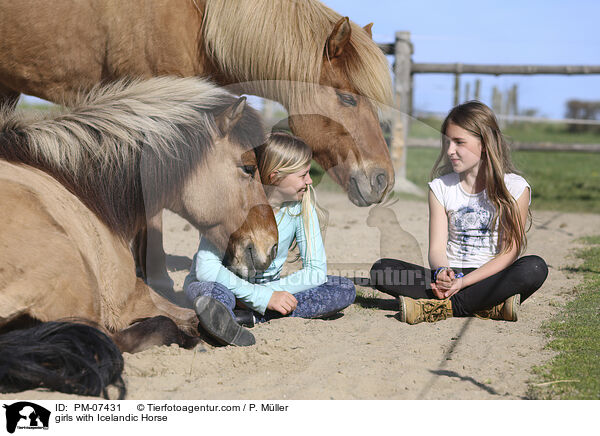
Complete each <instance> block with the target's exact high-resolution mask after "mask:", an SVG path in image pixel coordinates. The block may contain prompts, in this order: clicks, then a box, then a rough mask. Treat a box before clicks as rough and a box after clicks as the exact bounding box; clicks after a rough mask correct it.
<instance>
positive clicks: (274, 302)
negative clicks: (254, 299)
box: [267, 291, 298, 315]
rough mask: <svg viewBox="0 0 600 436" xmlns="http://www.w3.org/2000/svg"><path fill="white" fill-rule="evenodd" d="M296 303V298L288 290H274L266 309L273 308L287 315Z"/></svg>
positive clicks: (294, 307)
mask: <svg viewBox="0 0 600 436" xmlns="http://www.w3.org/2000/svg"><path fill="white" fill-rule="evenodd" d="M297 305H298V300H296V297H294V296H293V295H292V294H290V293H289V292H286V291H274V292H273V295H271V299H270V300H269V304H267V309H269V310H275V311H277V312H279V313H281V314H282V315H288V314H290V313H292V312H293V311H294V310H295V309H296V306H297Z"/></svg>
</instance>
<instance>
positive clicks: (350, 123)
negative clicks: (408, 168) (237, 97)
mask: <svg viewBox="0 0 600 436" xmlns="http://www.w3.org/2000/svg"><path fill="white" fill-rule="evenodd" d="M258 29H260V32H259V31H257V30H258ZM0 59H2V62H0V100H2V99H4V100H5V101H12V102H16V99H17V98H18V96H19V93H21V92H23V93H26V94H31V95H35V96H38V97H41V98H45V99H47V100H50V101H54V102H63V101H69V100H70V99H71V98H72V96H73V94H74V93H76V92H78V91H79V90H81V89H89V88H90V87H92V86H93V85H95V84H97V83H99V82H102V81H104V82H106V81H111V80H115V79H118V78H122V77H149V76H160V75H178V76H203V77H211V78H212V79H213V80H215V81H216V82H217V83H218V84H220V85H230V86H232V90H234V91H235V92H242V93H249V94H256V95H260V96H263V97H267V98H270V99H273V100H277V101H279V102H280V103H282V104H283V105H284V106H285V107H286V108H287V109H288V111H289V113H290V119H289V124H290V127H291V129H292V130H293V132H294V133H295V134H296V135H298V136H300V137H301V138H302V139H304V140H305V141H306V142H307V144H308V145H309V146H310V147H311V148H312V149H313V152H314V157H315V159H316V160H317V161H318V162H319V163H320V164H321V166H322V167H323V168H325V170H327V171H328V173H329V174H330V175H331V177H332V178H333V179H334V180H335V181H336V182H337V183H339V184H340V185H341V186H342V187H343V188H344V189H345V190H346V191H347V192H348V196H349V198H350V200H351V201H352V202H353V203H355V204H357V205H359V206H367V205H370V204H373V203H378V202H380V201H381V200H382V199H383V198H384V196H385V194H386V193H387V192H389V191H390V190H391V189H392V187H393V185H394V172H393V167H392V163H391V159H390V155H389V152H388V149H387V146H386V143H385V141H384V138H383V135H382V132H381V128H380V126H379V120H378V116H377V106H378V105H382V104H389V102H390V101H391V79H390V73H389V66H388V63H387V60H386V59H385V57H384V55H383V53H382V52H381V50H379V48H378V47H377V45H376V44H375V43H374V42H373V41H372V39H371V30H370V25H369V26H366V27H365V28H364V29H363V28H361V27H359V26H357V25H356V24H354V23H351V22H350V21H349V20H348V18H344V17H341V16H340V15H339V14H337V13H336V12H334V11H332V10H331V9H329V8H327V7H326V6H324V5H322V4H321V3H320V2H318V1H317V0H303V1H292V0H253V1H239V0H170V1H167V0H131V1H121V0H83V1H77V2H73V1H70V0H54V1H52V2H46V1H42V0H24V1H20V2H3V3H1V4H0ZM160 226H161V223H160V219H156V218H155V219H154V220H153V223H152V224H151V227H155V228H156V227H160ZM148 237H149V238H154V240H149V246H152V245H154V243H156V244H159V245H161V244H162V236H161V235H160V232H159V233H156V232H155V231H150V233H149V234H148ZM142 248H143V247H142ZM157 251H158V253H156V254H154V255H150V256H149V259H148V263H149V267H148V273H149V274H150V275H153V272H154V271H156V272H157V274H156V275H157V276H159V277H160V276H162V275H163V274H165V273H166V267H165V266H164V253H163V252H162V250H161V249H158V248H157ZM144 254H145V253H141V257H142V265H143V266H146V263H145V261H144V257H145V256H144Z"/></svg>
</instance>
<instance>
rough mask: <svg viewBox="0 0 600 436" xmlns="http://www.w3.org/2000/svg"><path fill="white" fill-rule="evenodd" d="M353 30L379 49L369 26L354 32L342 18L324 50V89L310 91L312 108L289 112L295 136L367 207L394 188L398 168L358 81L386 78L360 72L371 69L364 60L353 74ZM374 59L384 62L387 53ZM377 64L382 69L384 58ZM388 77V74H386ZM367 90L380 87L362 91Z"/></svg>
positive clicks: (353, 198) (376, 71) (373, 71)
mask: <svg viewBox="0 0 600 436" xmlns="http://www.w3.org/2000/svg"><path fill="white" fill-rule="evenodd" d="M353 32H355V33H359V32H360V33H361V34H360V35H356V37H360V39H359V42H361V43H363V45H366V44H368V43H369V42H370V43H371V44H372V45H375V44H374V43H373V42H372V40H371V39H370V35H371V33H370V26H366V27H365V28H364V30H362V29H360V28H358V29H355V30H351V25H350V22H349V20H348V18H342V19H341V20H339V21H338V22H337V23H336V25H335V26H334V28H333V30H332V32H331V34H330V35H329V38H328V39H327V42H326V44H325V47H324V49H323V59H322V68H321V76H320V83H319V84H320V85H321V86H319V87H316V88H314V89H313V90H312V92H311V94H312V95H311V98H310V102H309V104H308V107H306V106H305V107H293V106H292V107H291V108H290V120H289V121H290V127H291V129H292V130H293V132H294V133H295V134H297V135H298V136H300V137H301V138H302V139H304V140H305V141H306V142H307V143H308V144H309V145H310V146H311V148H312V149H313V152H314V157H315V159H316V160H317V162H319V164H321V166H322V167H323V168H324V169H325V170H327V171H328V173H329V175H330V176H331V177H332V178H333V179H334V180H335V181H336V182H337V183H338V184H340V185H341V186H342V187H343V188H344V189H345V190H346V191H347V192H348V197H349V198H350V200H351V201H352V202H353V203H354V204H356V205H358V206H368V205H370V204H373V203H379V202H380V201H382V200H383V199H384V198H385V195H386V194H387V193H388V192H389V191H390V190H391V189H392V188H393V186H394V169H393V166H392V162H391V158H390V154H389V151H388V147H387V144H386V142H385V140H384V138H383V134H382V131H381V127H380V124H379V119H378V114H377V108H376V106H375V104H373V102H372V101H371V100H370V99H369V98H367V97H365V96H363V94H364V93H363V91H362V90H361V89H359V88H358V86H359V85H357V80H356V79H357V77H360V78H361V80H362V81H363V82H368V81H369V80H370V78H369V74H371V75H373V76H375V75H376V74H379V75H381V74H382V73H381V71H379V70H381V68H380V69H377V67H375V66H372V69H371V70H370V71H362V70H364V69H365V68H368V67H367V66H366V64H367V62H365V60H363V61H362V63H361V67H360V69H361V71H360V72H359V73H357V72H356V71H354V70H353V68H354V69H356V67H355V65H356V63H357V61H358V59H359V56H361V53H359V52H358V50H357V47H360V45H358V44H356V43H355V44H351V43H350V39H351V36H352V33H353ZM352 37H353V38H354V36H352ZM367 39H368V41H365V40H367ZM375 48H376V49H377V50H379V49H378V48H377V46H375ZM371 56H375V57H377V56H380V57H381V58H383V61H385V57H384V56H383V53H378V54H373V53H371ZM376 60H377V61H378V62H379V64H378V65H379V66H381V59H379V58H376ZM385 62H386V65H387V61H385ZM384 74H387V75H388V76H389V72H387V71H385V72H384ZM374 82H377V81H374ZM378 82H379V83H384V84H385V83H387V82H389V80H388V79H387V78H386V80H382V79H381V78H379V80H378ZM369 86H371V87H376V84H366V85H364V86H363V88H369ZM383 88H385V86H383ZM386 91H387V93H389V89H388V90H386V89H384V90H383V91H382V94H386ZM305 102H306V100H305ZM381 103H387V102H381Z"/></svg>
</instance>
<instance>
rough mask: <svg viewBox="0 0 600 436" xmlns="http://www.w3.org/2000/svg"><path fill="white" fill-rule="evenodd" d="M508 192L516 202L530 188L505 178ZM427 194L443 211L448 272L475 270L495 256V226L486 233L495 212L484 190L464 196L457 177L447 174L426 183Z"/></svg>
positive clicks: (518, 179)
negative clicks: (433, 198) (446, 238)
mask: <svg viewBox="0 0 600 436" xmlns="http://www.w3.org/2000/svg"><path fill="white" fill-rule="evenodd" d="M504 183H505V184H506V188H507V189H508V192H510V193H511V195H512V196H513V197H514V198H515V200H516V199H518V198H519V197H520V196H521V194H523V191H525V188H529V204H531V187H530V186H529V184H528V183H527V181H525V179H524V178H523V177H521V176H519V175H517V174H505V175H504ZM429 187H430V188H431V191H432V192H433V194H434V195H435V197H436V198H437V199H438V201H439V202H440V203H441V204H442V206H444V209H446V215H447V216H448V244H447V245H446V255H447V256H448V264H449V266H450V267H452V268H479V267H480V266H481V265H483V264H484V263H486V262H488V261H489V260H491V259H492V258H494V256H496V254H498V225H497V224H496V228H495V229H493V230H492V229H490V226H491V221H492V218H493V217H494V213H495V208H494V206H493V205H492V203H491V202H490V201H489V200H488V198H487V195H486V192H485V190H483V191H481V192H479V193H477V194H468V193H466V192H465V190H464V189H463V188H462V186H461V185H460V179H459V176H458V173H449V174H446V175H444V176H442V177H438V178H437V179H434V180H432V181H431V182H429Z"/></svg>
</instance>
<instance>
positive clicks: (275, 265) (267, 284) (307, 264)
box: [184, 202, 327, 314]
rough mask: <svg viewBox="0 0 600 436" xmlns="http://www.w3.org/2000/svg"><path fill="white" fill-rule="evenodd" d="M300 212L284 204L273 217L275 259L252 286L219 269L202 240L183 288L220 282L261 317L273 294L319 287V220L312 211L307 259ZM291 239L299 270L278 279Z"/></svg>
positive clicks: (322, 270) (323, 270)
mask: <svg viewBox="0 0 600 436" xmlns="http://www.w3.org/2000/svg"><path fill="white" fill-rule="evenodd" d="M301 209H302V204H301V203H300V202H293V203H285V204H284V206H283V207H282V208H281V209H280V210H279V211H278V212H277V214H275V220H276V221H277V230H278V232H279V241H278V248H277V256H276V257H275V259H274V260H273V262H272V263H271V265H269V267H268V268H267V269H266V270H265V272H264V273H263V274H261V275H260V276H257V277H255V278H254V279H253V282H254V283H250V282H248V281H246V280H244V279H242V278H240V277H238V276H237V275H235V274H234V273H232V272H231V271H229V270H228V269H227V268H226V267H225V266H223V263H222V261H221V258H220V256H219V255H218V254H217V252H216V250H215V248H214V247H213V246H212V244H211V243H210V242H208V240H206V239H205V238H202V239H201V240H200V247H199V248H198V253H196V255H195V256H194V259H193V262H192V268H191V271H190V274H189V275H188V276H187V277H186V279H185V284H184V287H187V286H189V285H190V283H192V282H194V281H200V282H217V283H220V284H222V285H223V286H225V287H226V288H228V289H229V290H230V291H231V292H233V294H234V295H235V296H236V298H237V299H239V300H240V301H242V302H243V303H244V304H245V305H246V306H248V307H249V308H251V309H253V310H255V311H257V312H259V313H261V314H264V313H265V310H266V309H267V304H268V303H269V300H270V299H271V296H272V295H273V292H274V291H287V292H289V293H291V294H295V293H296V292H301V291H305V290H307V289H310V288H314V287H316V286H319V285H322V284H323V283H325V282H326V281H327V259H326V257H325V247H324V246H323V239H322V237H321V230H320V229H319V220H318V218H317V213H316V211H315V209H314V208H313V209H312V214H311V222H310V235H309V238H308V243H309V244H310V259H307V255H306V254H307V246H308V244H307V238H306V236H305V234H304V225H303V218H302V215H301V214H300V212H301ZM294 239H296V241H297V244H298V248H299V250H300V258H301V259H302V269H301V270H299V271H296V272H295V273H293V274H290V275H288V276H286V277H284V278H280V274H281V269H282V268H283V264H284V263H285V261H286V259H287V256H288V252H289V250H290V247H291V246H292V243H293V242H294Z"/></svg>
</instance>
